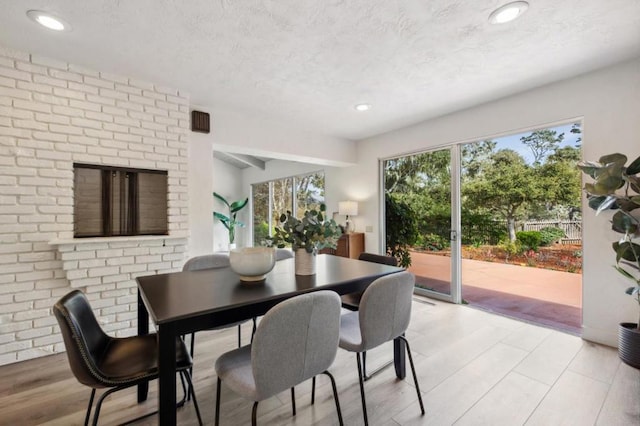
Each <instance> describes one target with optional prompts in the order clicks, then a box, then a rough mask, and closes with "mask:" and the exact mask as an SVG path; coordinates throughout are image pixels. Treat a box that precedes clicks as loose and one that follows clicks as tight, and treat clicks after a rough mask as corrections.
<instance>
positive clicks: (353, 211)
mask: <svg viewBox="0 0 640 426" xmlns="http://www.w3.org/2000/svg"><path fill="white" fill-rule="evenodd" d="M338 214H340V215H344V216H346V218H347V220H346V222H345V224H344V232H345V233H347V234H351V233H352V232H353V231H354V230H355V227H354V226H353V224H352V223H351V221H350V220H349V216H357V215H358V203H357V202H356V201H340V202H339V203H338Z"/></svg>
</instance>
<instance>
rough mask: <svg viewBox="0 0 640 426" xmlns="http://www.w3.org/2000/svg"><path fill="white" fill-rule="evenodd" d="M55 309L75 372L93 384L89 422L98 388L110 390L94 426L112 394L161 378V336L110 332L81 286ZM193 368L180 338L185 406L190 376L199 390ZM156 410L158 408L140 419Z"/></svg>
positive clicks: (178, 362)
mask: <svg viewBox="0 0 640 426" xmlns="http://www.w3.org/2000/svg"><path fill="white" fill-rule="evenodd" d="M53 312H54V314H55V316H56V319H57V320H58V324H59V325H60V331H61V332H62V338H63V340H64V345H65V348H66V350H67V358H68V360H69V366H70V367H71V371H72V372H73V374H74V376H75V377H76V379H77V380H78V381H79V382H80V383H82V384H83V385H86V386H89V387H90V388H91V397H90V399H89V405H88V407H87V414H86V416H85V420H84V424H85V426H86V425H88V424H89V419H90V418H91V410H92V407H93V400H94V397H95V394H96V390H97V389H105V388H108V390H107V391H105V392H104V393H103V394H102V395H101V396H100V398H99V399H98V402H97V404H96V409H95V412H94V415H93V423H92V424H93V425H94V426H95V425H97V424H98V417H99V416H100V408H101V407H102V403H103V402H104V400H105V398H106V397H107V396H109V395H110V394H112V393H114V392H117V391H119V390H122V389H126V388H129V387H131V386H136V385H138V384H141V383H144V382H146V381H150V380H153V379H156V378H157V377H158V344H157V338H156V335H155V334H147V335H144V336H132V337H122V338H116V337H111V336H109V335H107V334H106V333H105V332H104V331H103V330H102V328H101V327H100V325H99V324H98V321H97V320H96V317H95V315H94V314H93V311H92V310H91V306H90V305H89V301H88V300H87V298H86V296H85V295H84V294H83V293H82V292H81V291H79V290H74V291H72V292H70V293H68V294H67V295H66V296H64V297H62V298H61V299H60V300H59V301H58V302H57V303H56V304H55V305H54V306H53ZM191 366H192V360H191V356H190V355H189V352H188V351H187V347H186V346H185V344H184V342H183V341H182V339H178V340H177V341H176V371H177V372H178V373H179V374H180V380H181V383H182V389H183V391H184V393H185V398H183V400H182V401H181V402H180V403H179V404H178V405H183V404H184V402H185V400H186V396H187V387H186V386H185V383H184V381H185V380H186V382H187V383H188V386H189V389H193V385H192V382H191V375H190V374H189V368H191ZM192 396H193V406H194V408H195V410H196V415H197V416H198V422H199V424H200V425H202V418H201V417H200V409H199V408H198V403H197V401H196V396H195V393H193V394H192ZM153 414H155V412H154V413H149V414H146V415H144V416H141V417H139V418H138V419H135V420H139V419H141V418H144V417H148V416H150V415H153ZM132 421H133V420H132Z"/></svg>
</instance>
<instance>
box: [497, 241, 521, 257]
mask: <svg viewBox="0 0 640 426" xmlns="http://www.w3.org/2000/svg"><path fill="white" fill-rule="evenodd" d="M498 247H499V248H500V249H502V250H504V253H505V255H506V256H505V257H506V259H505V261H506V262H509V258H510V257H511V256H515V255H516V254H520V253H522V244H521V243H520V241H517V240H516V241H509V240H503V241H500V243H499V244H498Z"/></svg>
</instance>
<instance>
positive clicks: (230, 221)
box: [213, 192, 249, 245]
mask: <svg viewBox="0 0 640 426" xmlns="http://www.w3.org/2000/svg"><path fill="white" fill-rule="evenodd" d="M213 196H214V198H216V199H218V200H220V201H221V202H222V203H224V205H225V206H227V208H228V209H229V215H228V216H227V215H225V214H223V213H220V212H213V217H215V218H216V219H218V220H220V222H222V224H223V225H224V227H225V228H227V231H229V245H231V244H235V240H236V226H237V227H244V223H242V222H240V221H239V220H237V219H236V216H237V214H238V212H239V211H240V210H242V209H243V208H244V207H245V206H246V205H247V203H248V202H249V198H245V199H244V200H238V201H234V202H233V203H229V202H228V201H227V199H226V198H224V197H223V196H222V195H220V194H218V193H217V192H214V193H213Z"/></svg>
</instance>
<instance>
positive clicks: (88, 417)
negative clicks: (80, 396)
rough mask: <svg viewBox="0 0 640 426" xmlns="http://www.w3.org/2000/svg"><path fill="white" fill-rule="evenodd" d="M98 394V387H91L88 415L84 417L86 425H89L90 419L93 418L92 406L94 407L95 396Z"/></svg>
mask: <svg viewBox="0 0 640 426" xmlns="http://www.w3.org/2000/svg"><path fill="white" fill-rule="evenodd" d="M95 396H96V389H95V388H93V389H91V398H89V405H88V406H87V415H86V416H85V417H84V426H89V419H90V418H91V408H92V407H93V398H94V397H95Z"/></svg>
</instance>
